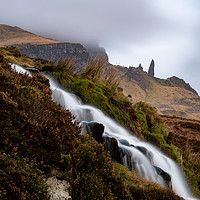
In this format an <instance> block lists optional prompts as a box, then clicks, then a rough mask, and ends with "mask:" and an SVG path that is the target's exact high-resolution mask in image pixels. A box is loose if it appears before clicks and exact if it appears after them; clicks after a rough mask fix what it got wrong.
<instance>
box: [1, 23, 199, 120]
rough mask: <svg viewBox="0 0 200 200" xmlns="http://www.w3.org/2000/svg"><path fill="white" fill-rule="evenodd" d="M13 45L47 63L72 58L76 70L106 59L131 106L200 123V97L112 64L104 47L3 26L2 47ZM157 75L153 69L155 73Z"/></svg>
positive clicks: (174, 81) (173, 81)
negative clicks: (142, 105)
mask: <svg viewBox="0 0 200 200" xmlns="http://www.w3.org/2000/svg"><path fill="white" fill-rule="evenodd" d="M3 45H14V46H16V47H17V48H19V50H20V52H21V53H22V54H25V55H27V56H29V57H32V58H33V57H37V58H42V59H47V60H52V59H55V58H64V57H66V56H72V57H74V58H75V59H76V60H77V68H78V69H79V70H82V69H83V66H84V65H85V64H86V62H87V60H88V58H89V57H92V58H93V59H94V58H95V57H96V56H97V55H99V56H103V57H104V59H105V61H106V65H105V68H106V69H107V68H112V69H113V70H117V75H118V77H119V78H120V80H121V82H120V87H121V88H123V92H124V94H125V95H126V96H129V100H130V101H131V102H132V103H137V102H139V101H144V102H146V103H148V104H150V105H151V106H153V107H155V108H156V109H157V110H158V112H159V113H160V114H162V115H171V116H173V115H174V116H178V117H184V118H188V119H197V120H200V97H199V96H198V94H197V92H196V91H195V90H194V89H193V88H191V87H190V85H189V84H187V83H185V81H184V80H182V79H180V78H178V77H171V78H168V79H166V80H164V79H159V78H156V77H154V76H150V75H148V73H147V72H145V71H143V68H142V66H140V67H129V68H127V67H122V66H113V65H111V64H109V62H108V60H109V58H108V55H107V54H106V52H105V50H104V49H103V48H100V47H98V45H96V46H91V45H82V44H78V43H69V42H65V43H60V42H57V41H54V40H50V39H47V38H44V37H41V36H37V35H35V34H32V33H29V32H27V31H24V30H22V29H20V28H18V27H11V26H7V25H0V46H3ZM152 73H153V74H154V69H153V72H152Z"/></svg>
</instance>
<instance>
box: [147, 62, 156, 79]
mask: <svg viewBox="0 0 200 200" xmlns="http://www.w3.org/2000/svg"><path fill="white" fill-rule="evenodd" d="M154 68H155V62H154V60H153V59H152V61H151V64H150V66H149V70H148V75H149V76H151V77H154Z"/></svg>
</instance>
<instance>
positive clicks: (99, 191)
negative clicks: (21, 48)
mask: <svg viewBox="0 0 200 200" xmlns="http://www.w3.org/2000/svg"><path fill="white" fill-rule="evenodd" d="M10 49H11V52H9V56H10V55H11V54H12V53H13V48H10ZM2 50H3V49H1V51H0V80H1V85H0V102H1V105H2V106H1V107H0V113H1V115H0V116H1V121H0V132H1V134H0V143H1V145H0V199H5V200H6V199H13V200H15V199H16V200H17V199H48V196H47V192H49V189H48V187H47V185H48V183H47V184H46V182H45V178H47V179H48V178H49V176H50V177H51V176H53V177H54V179H57V180H58V181H64V180H67V181H71V182H72V183H73V194H72V195H73V197H74V198H73V199H108V200H109V199H144V197H145V199H177V200H179V199H181V198H180V197H178V196H177V195H175V194H174V193H173V192H172V191H171V190H170V189H163V188H161V187H160V186H159V185H157V184H155V183H151V182H148V181H145V180H143V179H142V178H140V177H138V176H137V175H136V174H135V173H134V172H130V171H128V169H126V168H125V167H123V166H121V165H119V164H116V163H112V162H111V160H110V159H109V157H108V154H107V153H106V152H105V150H104V149H103V146H102V145H101V144H98V143H97V142H96V141H95V140H94V139H92V138H91V137H90V136H89V135H88V136H83V135H79V134H78V133H79V131H80V129H79V128H78V127H77V126H76V124H74V123H72V118H71V114H70V113H69V112H68V111H64V110H63V109H62V108H61V107H60V106H59V105H56V104H55V103H54V102H53V101H52V99H51V91H50V89H49V82H48V80H47V79H46V78H45V77H43V76H42V75H40V74H37V73H36V74H34V75H32V78H31V77H29V76H28V75H24V74H18V73H16V72H15V71H13V70H12V69H11V66H10V65H9V64H8V62H7V61H6V60H7V54H6V52H7V53H8V51H9V49H6V51H2ZM4 50H5V49H4ZM14 53H15V52H14ZM17 55H18V54H17ZM13 56H14V55H13ZM15 60H16V61H17V60H20V62H22V60H23V62H24V63H23V64H24V65H27V62H28V63H30V60H31V59H30V58H27V57H22V56H20V55H18V57H16V58H15ZM36 61H38V60H35V59H32V62H35V63H34V64H41V63H36ZM39 61H40V60H39ZM93 84H94V83H93ZM56 172H57V173H56ZM72 173H73V176H72ZM47 182H48V181H47ZM58 187H59V186H58ZM94 188H95V192H94ZM59 189H60V188H59ZM53 192H54V191H50V193H53Z"/></svg>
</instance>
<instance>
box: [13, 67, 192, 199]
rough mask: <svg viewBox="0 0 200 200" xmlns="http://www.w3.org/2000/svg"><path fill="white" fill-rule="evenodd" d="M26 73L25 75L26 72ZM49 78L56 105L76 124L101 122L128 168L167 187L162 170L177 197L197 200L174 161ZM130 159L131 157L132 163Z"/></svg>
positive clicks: (17, 68) (105, 132)
mask: <svg viewBox="0 0 200 200" xmlns="http://www.w3.org/2000/svg"><path fill="white" fill-rule="evenodd" d="M12 67H14V65H12ZM15 70H16V71H19V72H22V71H23V70H24V69H23V68H22V69H21V67H20V66H17V65H16V67H15ZM25 72H27V71H25ZM22 73H24V71H23V72H22ZM45 76H46V77H47V78H48V79H49V82H50V88H51V90H52V92H53V93H52V98H53V100H54V101H55V102H56V103H58V104H61V105H62V106H63V108H64V109H67V110H70V112H71V113H72V114H73V115H74V116H75V120H78V121H81V122H82V123H85V122H98V123H101V124H103V125H104V127H105V129H104V134H103V135H104V136H106V137H111V138H115V139H116V140H117V142H118V146H119V148H121V149H122V150H123V151H124V152H126V153H125V154H123V157H122V161H123V164H124V165H125V166H128V165H129V166H130V165H131V166H132V169H133V170H135V171H136V172H137V173H138V174H139V175H140V176H142V177H144V178H145V179H147V180H150V181H154V182H157V183H159V184H160V185H162V186H163V187H166V183H165V181H164V179H163V177H162V176H161V175H160V173H159V172H158V170H156V169H161V170H163V171H164V172H165V173H167V174H168V175H170V177H171V185H170V187H171V188H172V190H173V191H174V192H175V193H176V194H177V195H179V196H181V197H183V198H184V199H187V200H194V199H196V198H195V197H193V195H192V193H191V191H190V189H189V186H188V184H187V182H186V179H185V177H184V175H183V173H182V171H181V170H180V169H179V167H178V166H177V164H176V163H175V162H174V161H173V160H171V159H170V158H168V157H167V156H166V155H164V154H163V153H162V152H161V151H160V150H159V149H158V148H157V147H155V146H154V145H152V144H150V143H147V142H144V141H142V140H140V139H138V138H137V137H135V136H134V135H133V134H130V133H129V132H128V131H127V130H126V129H125V128H123V127H122V126H120V125H119V124H118V123H116V122H115V121H114V120H112V119H111V118H109V117H107V116H106V115H105V114H104V113H103V112H101V111H100V110H99V109H97V108H95V107H93V106H90V105H85V104H83V103H82V102H81V100H80V99H79V98H78V97H76V96H75V95H74V94H71V93H69V92H67V91H65V90H64V89H62V88H61V87H60V86H59V85H58V84H57V83H56V82H55V81H54V80H53V78H51V77H50V76H49V75H45ZM127 143H128V144H127ZM135 147H137V148H135ZM141 149H143V150H144V149H145V150H146V154H144V152H142V151H141ZM127 152H128V154H127ZM127 155H129V160H128V156H127ZM128 162H129V164H128Z"/></svg>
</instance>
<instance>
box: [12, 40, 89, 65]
mask: <svg viewBox="0 0 200 200" xmlns="http://www.w3.org/2000/svg"><path fill="white" fill-rule="evenodd" d="M14 46H15V47H17V48H18V49H19V50H20V52H21V53H22V54H25V55H27V56H29V57H32V58H33V57H37V58H43V59H45V60H52V59H59V58H64V57H66V56H72V57H76V58H78V63H80V64H82V63H86V62H87V60H88V58H89V53H88V51H87V49H86V48H84V47H83V46H82V45H81V44H78V43H54V44H38V45H36V44H16V45H14Z"/></svg>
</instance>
